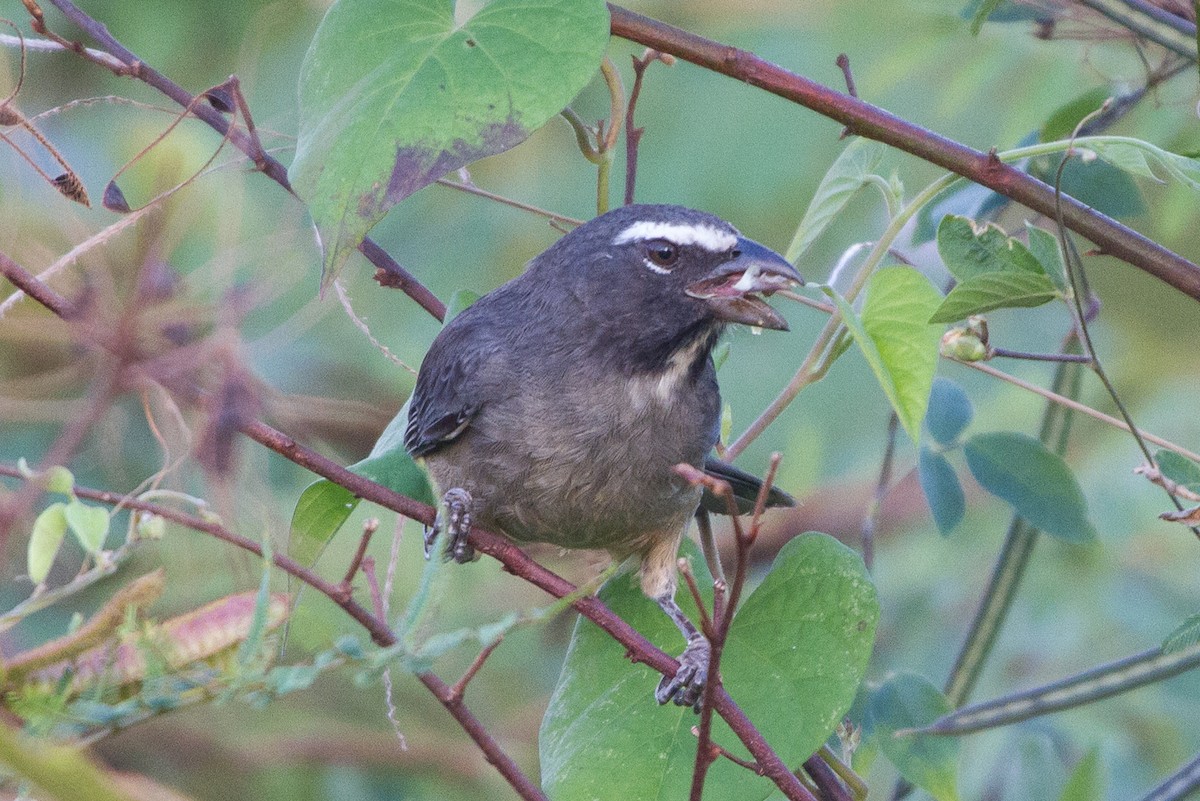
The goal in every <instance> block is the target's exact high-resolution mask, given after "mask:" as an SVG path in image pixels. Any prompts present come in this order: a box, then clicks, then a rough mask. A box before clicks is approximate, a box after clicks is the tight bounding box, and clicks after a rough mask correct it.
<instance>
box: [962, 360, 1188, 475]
mask: <svg viewBox="0 0 1200 801" xmlns="http://www.w3.org/2000/svg"><path fill="white" fill-rule="evenodd" d="M950 361H952V362H954V363H956V364H961V365H963V366H964V367H970V368H971V369H973V370H978V371H979V372H981V373H986V374H988V375H990V376H992V377H993V378H999V379H1000V380H1001V381H1007V382H1008V383H1010V384H1012V385H1013V386H1017V387H1020V388H1021V389H1025V390H1028V391H1030V392H1032V393H1034V394H1035V395H1040V396H1042V397H1043V398H1045V399H1046V400H1048V401H1053V402H1054V403H1057V404H1058V405H1059V406H1062V407H1064V408H1067V409H1070V410H1071V411H1075V412H1079V413H1080V414H1085V415H1087V416H1088V417H1091V418H1093V419H1095V420H1099V421H1100V422H1102V423H1106V424H1107V425H1110V426H1112V427H1113V428H1119V429H1120V430H1122V431H1129V425H1128V424H1127V423H1126V422H1124V421H1123V420H1119V419H1118V418H1116V417H1113V416H1112V415H1110V414H1105V413H1104V412H1101V411H1098V410H1096V409H1093V408H1092V407H1091V406H1088V405H1086V404H1083V403H1080V402H1079V401H1077V400H1074V399H1073V398H1068V397H1066V396H1065V395H1060V394H1059V393H1057V392H1054V391H1053V390H1049V389H1046V388H1045V387H1040V386H1038V385H1037V384H1032V383H1030V382H1028V381H1026V380H1024V379H1023V378H1017V377H1016V376H1015V375H1011V374H1009V373H1006V372H1004V371H1003V370H997V369H996V368H995V367H992V366H991V365H989V364H983V363H982V362H964V361H959V360H958V359H950ZM1142 437H1143V438H1144V439H1145V440H1146V441H1147V442H1153V443H1154V444H1155V445H1158V446H1159V447H1161V448H1165V449H1166V450H1169V451H1173V452H1174V453H1178V454H1179V455H1180V456H1183V457H1185V458H1187V459H1191V460H1192V461H1194V462H1196V463H1198V464H1200V453H1193V452H1192V451H1189V450H1188V449H1187V448H1185V447H1183V446H1182V445H1177V444H1175V443H1174V442H1171V441H1170V440H1167V439H1164V438H1162V437H1160V436H1158V435H1156V434H1150V433H1148V432H1145V431H1143V432H1142Z"/></svg>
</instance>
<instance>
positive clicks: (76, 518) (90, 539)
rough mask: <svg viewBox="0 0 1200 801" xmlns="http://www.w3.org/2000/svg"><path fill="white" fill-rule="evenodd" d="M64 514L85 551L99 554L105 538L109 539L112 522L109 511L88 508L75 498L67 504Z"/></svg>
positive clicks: (99, 508)
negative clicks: (109, 528)
mask: <svg viewBox="0 0 1200 801" xmlns="http://www.w3.org/2000/svg"><path fill="white" fill-rule="evenodd" d="M63 513H64V515H65V516H66V519H67V525H68V526H69V527H70V529H71V533H72V534H74V535H75V539H77V540H79V544H80V545H82V546H83V549H84V550H85V551H87V552H88V553H91V554H95V553H99V552H100V549H101V548H103V547H104V540H105V538H106V537H108V526H109V523H110V522H111V518H109V516H108V511H107V510H105V509H102V508H101V507H99V506H88V505H87V504H85V503H84V502H83V501H81V500H79V499H78V498H73V499H71V500H70V501H68V502H67V505H66V507H65V508H64V510H63Z"/></svg>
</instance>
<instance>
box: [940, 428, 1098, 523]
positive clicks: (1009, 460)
mask: <svg viewBox="0 0 1200 801" xmlns="http://www.w3.org/2000/svg"><path fill="white" fill-rule="evenodd" d="M964 453H965V454H966V457H967V467H969V468H970V469H971V474H972V475H973V476H975V480H976V481H978V482H979V484H980V486H982V487H983V488H984V489H985V490H987V491H988V492H990V493H992V494H993V495H995V496H996V497H998V498H1000V499H1002V500H1004V501H1006V502H1007V503H1008V504H1009V505H1010V506H1012V507H1013V510H1014V511H1016V513H1017V514H1019V515H1020V516H1021V517H1023V518H1025V520H1027V521H1028V522H1029V523H1030V524H1031V525H1033V526H1035V527H1037V528H1039V529H1041V530H1042V531H1044V532H1046V533H1047V534H1049V535H1051V536H1053V537H1057V538H1058V539H1061V540H1063V541H1065V542H1071V543H1082V542H1087V541H1088V540H1091V539H1093V538H1094V537H1095V536H1096V531H1095V529H1094V528H1093V527H1092V524H1091V522H1089V521H1088V517H1087V501H1086V500H1085V499H1084V497H1083V491H1082V490H1080V489H1079V483H1078V482H1077V481H1076V480H1075V476H1074V474H1072V473H1071V468H1069V467H1068V466H1067V463H1066V462H1065V461H1063V459H1062V457H1061V456H1058V455H1057V454H1055V453H1051V452H1050V451H1049V450H1047V449H1046V446H1045V445H1043V444H1042V443H1041V442H1039V441H1038V440H1037V439H1035V438H1033V437H1030V436H1028V435H1026V434H1018V433H1015V432H1009V431H1001V432H996V433H992V434H979V435H977V436H974V437H971V438H970V439H969V440H967V443H966V445H965V446H964Z"/></svg>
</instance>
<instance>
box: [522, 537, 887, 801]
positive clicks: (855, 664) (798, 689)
mask: <svg viewBox="0 0 1200 801" xmlns="http://www.w3.org/2000/svg"><path fill="white" fill-rule="evenodd" d="M685 553H688V554H690V555H691V560H692V565H693V567H692V569H693V572H695V573H696V579H697V581H698V582H699V584H700V586H701V587H702V588H704V590H705V592H706V595H707V591H708V590H709V588H711V586H712V580H711V578H709V577H708V575H707V573H706V571H705V570H704V567H703V560H702V559H701V558H700V557H699V555H698V553H697V551H696V549H695V546H693V545H691V544H690V542H688V543H685ZM600 597H601V599H602V600H604V602H605V603H606V604H608V605H609V607H610V608H611V609H612V610H613V611H614V612H616V613H617V614H618V615H620V616H621V618H622V619H624V620H626V621H627V622H629V623H630V624H631V625H633V626H634V627H636V628H637V629H638V631H640V632H642V633H644V634H645V635H646V636H647V637H649V638H650V640H651V641H652V642H654V643H655V644H657V645H659V646H660V647H663V648H665V649H666V650H667V651H668V653H678V652H679V650H680V649H681V647H682V640H681V638H680V636H679V633H678V631H677V630H676V629H675V627H674V626H673V625H672V624H671V623H670V621H669V620H668V619H667V618H666V616H665V615H664V614H663V613H662V611H661V610H659V609H658V607H657V606H656V605H655V604H654V602H653V601H651V600H649V599H648V598H646V597H645V596H644V595H642V593H641V590H640V588H639V587H638V586H637V583H636V579H635V578H634V577H633V576H631V575H628V574H625V575H620V576H617V577H616V578H614V579H613V580H611V581H610V582H608V583H607V584H606V585H605V586H604V588H603V589H602V590H601V591H600ZM678 600H679V602H680V605H681V606H683V607H684V609H685V611H686V612H687V614H688V616H689V617H691V618H692V619H693V620H695V619H696V615H695V611H694V606H693V604H692V602H691V599H690V597H689V594H688V593H687V592H686V591H680V592H679V593H678ZM878 613H879V606H878V600H877V598H876V595H875V589H874V587H873V585H872V584H871V581H870V577H869V576H868V574H867V572H866V570H865V568H864V567H863V565H862V560H861V559H860V558H859V557H858V555H857V554H855V553H854V552H853V551H851V550H850V549H849V548H846V547H845V546H844V545H841V544H840V543H838V542H837V541H836V540H834V539H832V538H831V537H828V536H826V535H824V534H805V535H803V536H801V537H797V538H796V539H794V540H792V541H790V542H789V543H788V544H787V545H785V546H784V548H783V549H782V550H781V551H780V553H779V556H778V557H776V560H775V563H774V565H773V566H772V568H771V571H770V572H769V573H768V574H767V577H766V578H765V579H764V580H763V583H762V584H761V585H760V586H759V587H758V589H757V590H755V592H754V593H753V594H752V595H751V596H750V597H749V598H747V599H746V602H745V604H744V605H743V607H742V608H741V610H740V612H739V613H738V615H737V617H736V618H735V620H734V623H733V626H732V628H731V630H730V633H729V638H728V640H727V644H726V647H725V655H724V659H723V661H722V664H721V675H722V676H723V677H724V680H725V686H726V688H727V689H728V690H729V692H730V694H732V695H733V697H734V699H736V700H737V702H738V704H739V705H740V706H741V707H742V709H743V710H744V711H745V712H746V714H747V716H749V718H750V719H751V720H753V721H754V722H755V724H756V725H757V726H758V728H759V730H760V731H761V732H762V734H763V735H764V737H765V738H766V739H767V742H769V743H770V744H771V745H772V747H774V748H775V749H776V751H777V752H778V753H779V755H780V756H781V757H782V758H783V759H784V761H785V762H787V763H789V764H799V763H800V762H802V761H803V760H804V759H807V758H808V756H809V755H810V754H811V753H812V752H813V751H814V750H816V748H817V747H818V746H820V745H821V743H823V742H824V741H825V739H826V738H828V736H829V734H830V732H831V731H832V730H833V728H834V726H835V725H836V724H837V722H838V721H839V720H840V719H841V717H842V715H843V714H845V712H846V710H847V709H848V708H849V706H850V703H851V702H852V701H853V699H854V694H855V691H856V689H857V687H858V685H859V682H860V681H861V678H862V674H863V671H864V670H865V669H866V662H867V659H868V657H869V656H870V653H871V647H872V644H873V641H874V630H875V623H876V621H877V618H878ZM658 678H659V677H658V674H657V673H655V672H653V671H651V670H649V669H648V668H646V667H644V666H642V665H630V664H629V663H628V661H627V660H626V659H625V658H624V649H623V648H622V646H621V645H620V644H619V643H617V642H615V641H614V640H612V638H610V637H609V636H608V635H607V634H604V633H603V632H602V631H600V630H599V629H598V628H597V627H596V626H595V625H593V624H592V623H590V622H589V621H587V620H585V619H580V620H579V621H578V623H577V624H576V627H575V632H574V635H573V636H572V639H571V646H570V648H569V649H568V652H567V658H566V662H565V664H564V665H563V672H562V676H561V677H560V679H559V684H558V687H557V688H556V689H555V692H554V697H553V698H552V699H551V701H550V706H549V708H548V709H547V711H546V717H545V718H544V719H543V721H542V730H541V737H540V738H539V742H540V752H541V760H542V779H543V786H544V788H545V790H546V792H547V794H548V795H549V796H550V797H552V798H588V799H596V800H597V801H607V799H614V800H616V801H628V799H630V798H680V797H686V795H687V789H688V786H689V784H690V781H691V774H692V767H693V764H694V761H695V756H696V738H695V737H694V736H693V735H692V734H691V727H692V726H694V725H695V723H696V716H695V715H694V714H693V713H692V711H691V710H685V709H680V708H678V707H657V706H656V705H655V704H654V701H653V698H652V691H653V688H654V686H655V685H656V684H657V682H658ZM714 738H715V739H716V740H717V741H718V742H720V743H722V744H723V745H725V746H726V747H730V748H735V749H736V750H737V751H738V752H739V753H742V754H744V751H742V749H741V747H740V746H739V745H738V741H737V739H736V737H735V736H734V734H733V733H732V732H731V731H730V730H729V728H728V727H727V726H725V724H724V723H721V722H718V721H714ZM705 789H706V791H707V792H706V796H707V795H709V794H711V796H712V797H713V798H738V799H750V800H751V801H755V800H756V799H762V798H765V797H767V796H768V795H769V794H770V792H771V790H772V785H771V783H770V782H769V781H767V780H765V779H763V778H761V777H758V776H755V775H754V774H752V773H750V772H749V771H746V770H742V769H739V768H738V767H737V766H735V765H733V764H732V763H729V762H727V761H725V760H719V761H718V762H716V763H714V764H713V765H712V768H711V770H710V773H709V779H708V782H707V784H706V785H705Z"/></svg>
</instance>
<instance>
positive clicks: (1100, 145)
mask: <svg viewBox="0 0 1200 801" xmlns="http://www.w3.org/2000/svg"><path fill="white" fill-rule="evenodd" d="M1078 143H1079V145H1080V146H1081V147H1086V148H1089V149H1090V150H1093V151H1095V152H1096V154H1097V155H1098V156H1100V158H1102V159H1104V160H1105V161H1107V162H1108V163H1109V164H1111V165H1113V166H1114V167H1116V168H1117V169H1119V170H1122V171H1124V172H1127V173H1129V174H1130V175H1136V176H1140V177H1142V178H1149V179H1151V180H1153V181H1158V182H1159V183H1165V181H1163V180H1162V178H1160V177H1159V175H1158V173H1157V172H1155V170H1154V167H1157V168H1158V169H1159V171H1161V172H1165V173H1166V174H1167V175H1169V176H1170V177H1171V178H1174V179H1175V180H1176V181H1178V182H1179V183H1181V184H1183V185H1184V186H1186V187H1188V188H1189V189H1192V190H1194V191H1200V161H1197V160H1196V159H1194V158H1190V157H1188V156H1181V155H1179V154H1178V153H1172V152H1170V151H1169V150H1163V149H1162V148H1161V147H1157V146H1155V145H1152V144H1150V143H1149V142H1143V141H1142V140H1140V139H1131V138H1129V137H1124V136H1095V137H1092V136H1089V137H1085V138H1083V139H1080V140H1078Z"/></svg>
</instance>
